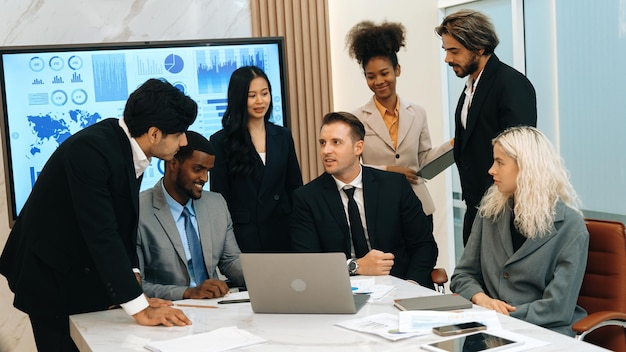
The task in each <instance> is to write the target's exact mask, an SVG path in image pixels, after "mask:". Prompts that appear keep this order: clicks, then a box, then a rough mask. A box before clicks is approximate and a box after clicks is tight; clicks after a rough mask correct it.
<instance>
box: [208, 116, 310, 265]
mask: <svg viewBox="0 0 626 352" xmlns="http://www.w3.org/2000/svg"><path fill="white" fill-rule="evenodd" d="M265 131H266V141H265V146H266V158H265V160H266V163H265V165H263V164H262V163H261V162H260V157H259V156H258V154H256V153H255V155H256V156H257V157H258V158H259V166H258V167H257V169H256V170H255V171H254V172H253V173H252V174H251V175H247V176H241V175H238V176H232V175H230V172H229V168H228V160H227V158H226V151H225V145H224V138H225V137H226V133H225V131H224V130H220V131H218V132H216V133H215V134H213V135H212V136H211V142H212V143H213V146H214V147H215V166H214V167H213V169H212V170H211V172H210V176H211V191H214V192H219V193H221V194H222V196H224V199H226V202H227V203H228V208H229V210H230V214H231V216H232V219H233V226H234V229H235V237H236V238H237V243H238V244H239V248H240V249H241V251H242V252H244V253H246V252H288V251H290V250H291V241H290V236H289V216H290V214H291V204H292V201H291V194H292V192H293V190H294V189H296V188H298V187H300V186H302V174H301V173H300V166H299V165H298V159H297V157H296V151H295V148H294V144H293V138H292V137H291V132H290V131H289V130H288V129H286V128H284V127H281V126H277V125H274V124H272V123H269V122H266V123H265Z"/></svg>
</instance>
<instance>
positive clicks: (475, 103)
mask: <svg viewBox="0 0 626 352" xmlns="http://www.w3.org/2000/svg"><path fill="white" fill-rule="evenodd" d="M499 63H500V60H499V59H498V57H497V56H496V54H492V55H491V57H490V58H489V60H488V61H487V64H486V65H485V69H484V70H483V73H482V75H481V76H480V80H479V81H478V85H477V86H476V91H475V92H474V97H473V98H472V103H471V105H470V108H469V111H468V112H467V127H466V128H465V132H464V134H465V138H463V147H465V144H466V142H467V141H468V140H469V136H470V135H471V134H472V131H474V127H476V124H477V123H478V119H479V118H480V112H481V107H482V105H483V103H484V102H485V99H487V96H488V95H489V94H490V90H491V86H492V85H493V82H494V80H495V78H496V76H495V70H496V68H497V67H498V64H499ZM462 94H463V95H464V93H462ZM461 104H462V103H461ZM459 116H460V114H459Z"/></svg>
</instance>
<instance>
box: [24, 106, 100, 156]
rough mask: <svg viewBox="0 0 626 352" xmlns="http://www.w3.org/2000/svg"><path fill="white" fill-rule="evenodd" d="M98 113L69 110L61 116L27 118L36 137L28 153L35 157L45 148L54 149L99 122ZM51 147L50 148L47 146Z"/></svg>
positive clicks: (44, 115) (48, 115)
mask: <svg viewBox="0 0 626 352" xmlns="http://www.w3.org/2000/svg"><path fill="white" fill-rule="evenodd" d="M101 118H102V117H101V116H100V114H99V113H97V112H96V113H93V114H92V113H89V112H88V111H83V110H79V109H76V110H69V111H68V112H67V113H61V114H43V115H31V116H28V117H27V119H28V123H29V125H30V127H31V128H32V132H33V134H34V135H35V136H36V140H35V143H33V144H31V145H30V149H29V153H30V155H31V156H35V155H36V154H38V153H41V151H42V149H43V148H44V147H46V149H48V148H49V147H53V148H55V149H56V147H58V146H59V145H61V143H63V142H64V141H65V140H66V139H68V138H69V137H70V136H71V135H72V134H74V133H76V132H78V131H80V130H82V129H83V128H85V127H87V126H90V125H93V124H94V123H96V122H98V121H100V119H101ZM50 143H52V144H53V145H52V146H50V145H49V144H50Z"/></svg>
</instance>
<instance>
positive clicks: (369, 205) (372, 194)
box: [362, 167, 379, 248]
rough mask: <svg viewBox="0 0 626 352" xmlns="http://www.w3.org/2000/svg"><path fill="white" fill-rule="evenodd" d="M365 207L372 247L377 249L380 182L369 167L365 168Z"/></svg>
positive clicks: (368, 234)
mask: <svg viewBox="0 0 626 352" xmlns="http://www.w3.org/2000/svg"><path fill="white" fill-rule="evenodd" d="M362 170H363V203H364V204H363V207H364V210H365V222H366V224H367V236H368V237H369V241H370V247H371V248H376V247H377V246H378V243H377V242H376V232H375V229H376V219H377V218H378V216H377V214H378V197H379V192H378V180H377V179H376V176H374V174H372V173H371V170H369V169H368V168H367V167H363V168H362Z"/></svg>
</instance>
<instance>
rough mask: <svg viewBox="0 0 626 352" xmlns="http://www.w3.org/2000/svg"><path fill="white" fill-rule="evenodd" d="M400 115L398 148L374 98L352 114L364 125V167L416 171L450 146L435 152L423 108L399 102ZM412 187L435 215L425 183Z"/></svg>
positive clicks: (427, 210) (445, 145) (441, 147)
mask: <svg viewBox="0 0 626 352" xmlns="http://www.w3.org/2000/svg"><path fill="white" fill-rule="evenodd" d="M398 98H399V97H398ZM399 99H400V98H399ZM398 112H399V115H400V118H399V125H398V146H397V148H394V147H393V142H392V141H391V137H390V136H389V130H387V126H386V125H385V122H384V121H383V117H382V116H380V112H378V109H376V105H375V103H374V98H373V97H372V98H371V99H370V100H369V102H368V103H367V104H365V105H364V106H362V107H360V108H358V109H357V110H355V111H353V112H352V113H353V114H354V115H355V116H356V117H358V118H359V120H361V122H362V123H363V125H365V143H364V149H363V155H362V161H363V164H364V165H367V166H370V167H374V168H376V169H380V170H385V169H386V166H387V165H398V166H404V167H408V168H410V169H412V170H415V171H417V170H419V169H420V168H421V167H422V166H423V165H425V164H427V163H428V162H430V161H431V160H433V159H434V158H436V157H437V156H438V155H440V154H441V153H442V152H444V151H445V150H443V149H445V148H446V147H447V145H448V143H447V142H446V143H444V144H443V145H441V146H440V147H438V148H436V149H432V146H431V142H430V132H429V131H428V122H427V121H426V110H424V108H423V107H421V106H419V105H416V104H411V103H408V102H406V101H404V100H402V99H400V106H399V108H398ZM448 149H449V147H448ZM411 187H412V188H413V191H414V192H415V194H416V195H417V197H418V198H419V200H420V201H421V202H422V207H423V208H424V213H426V215H430V214H432V213H433V212H434V211H435V204H434V202H433V200H432V198H431V196H430V193H429V192H428V189H427V188H426V184H425V180H424V179H423V178H421V177H420V178H419V179H418V182H417V184H412V185H411Z"/></svg>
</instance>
